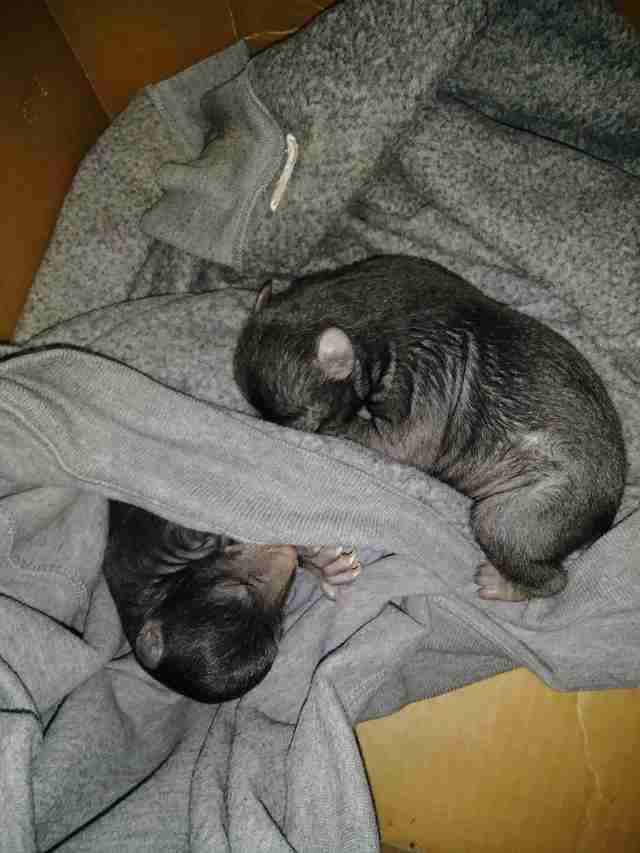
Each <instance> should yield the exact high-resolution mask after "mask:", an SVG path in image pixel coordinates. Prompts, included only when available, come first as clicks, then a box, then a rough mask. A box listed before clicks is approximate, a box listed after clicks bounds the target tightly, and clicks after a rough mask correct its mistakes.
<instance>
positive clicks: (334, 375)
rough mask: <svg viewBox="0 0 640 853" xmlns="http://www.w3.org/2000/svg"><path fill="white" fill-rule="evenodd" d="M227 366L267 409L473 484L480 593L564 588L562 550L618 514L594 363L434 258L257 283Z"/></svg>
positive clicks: (610, 422)
mask: <svg viewBox="0 0 640 853" xmlns="http://www.w3.org/2000/svg"><path fill="white" fill-rule="evenodd" d="M234 366H235V376H236V380H237V382H238V384H239V386H240V388H241V390H242V392H243V394H244V395H245V397H246V398H247V400H248V401H249V403H251V405H252V406H254V407H255V408H256V409H257V410H258V411H259V412H260V413H261V414H262V415H263V416H264V417H266V418H267V419H269V420H272V421H274V422H276V423H278V424H281V425H284V426H289V427H294V428H298V429H303V430H308V431H311V432H319V433H324V434H327V435H334V436H342V437H344V438H348V439H351V440H352V441H355V442H358V443H359V444H362V445H364V446H366V447H369V448H373V449H375V450H378V451H381V452H382V453H385V454H387V455H388V456H390V457H392V458H393V459H395V460H398V461H401V462H405V463H408V464H410V465H415V466H417V467H418V468H420V469H422V470H423V471H425V472H428V473H429V474H431V475H433V476H434V477H437V478H438V479H440V480H442V481H443V482H445V483H448V484H450V485H451V486H453V487H454V488H455V489H458V490H459V491H461V492H462V493H464V494H465V495H468V496H469V497H470V498H471V499H472V501H473V504H472V508H471V525H472V528H473V531H474V534H475V537H476V539H477V541H478V543H479V545H480V546H481V548H482V549H483V551H484V553H485V554H486V557H487V561H488V562H486V563H483V564H482V565H481V566H480V567H479V569H478V573H477V575H476V580H477V582H478V584H479V587H480V590H479V594H480V596H481V597H482V598H486V599H502V600H506V601H520V600H523V599H526V598H531V597H536V596H550V595H554V594H555V593H558V592H559V591H561V590H562V589H564V587H565V585H566V583H567V576H566V572H565V570H564V569H563V567H562V561H563V559H564V558H565V557H566V556H567V555H568V554H569V553H571V552H572V551H574V550H575V549H577V548H579V547H580V546H584V545H586V544H588V543H589V542H591V541H592V540H594V539H595V538H597V537H598V536H599V535H601V534H602V533H604V532H605V531H606V530H607V529H608V528H609V527H610V525H611V524H612V522H613V519H614V516H615V513H616V510H617V508H618V506H619V503H620V499H621V496H622V490H623V486H624V479H625V468H626V465H625V452H624V443H623V438H622V429H621V425H620V421H619V418H618V416H617V413H616V411H615V409H614V407H613V404H612V402H611V400H610V398H609V396H608V394H607V392H606V390H605V388H604V385H603V384H602V382H601V380H600V379H599V377H598V376H597V375H596V373H595V372H594V371H593V369H592V368H591V367H590V365H589V363H588V362H587V361H586V359H585V358H584V357H583V356H582V355H580V353H578V352H577V350H576V349H575V348H574V347H573V346H572V345H571V344H570V343H569V342H568V341H566V340H565V339H564V338H562V337H561V336H560V335H558V334H557V333H556V332H554V331H553V330H552V329H550V328H548V327H547V326H545V325H543V324H542V323H540V322H539V321H537V320H535V319H533V318H531V317H528V316H526V315H524V314H521V313H520V312H518V311H515V310H514V309H512V308H510V307H508V306H507V305H504V304H502V303H500V302H497V301H495V300H493V299H490V298H489V297H487V296H485V295H483V294H482V293H481V292H480V291H479V290H477V289H476V288H475V287H473V286H472V285H471V284H469V283H468V282H466V281H464V280H463V279H461V278H460V277H458V276H457V275H454V274H453V273H451V272H449V271H447V270H446V269H444V268H443V267H441V266H439V265H438V264H435V263H432V262H430V261H427V260H422V259H419V258H412V257H405V256H400V255H391V256H381V257H376V258H370V259H369V260H366V261H364V262H360V263H356V264H353V265H352V266H349V267H346V268H342V269H340V270H336V271H334V272H329V273H319V274H313V275H310V276H306V277H303V278H300V279H298V280H296V281H294V282H293V284H292V285H291V286H290V287H289V288H288V289H287V290H286V291H284V292H283V293H280V294H278V295H276V296H272V294H271V288H270V286H269V285H266V286H265V287H264V288H263V289H262V291H261V292H260V295H259V296H258V299H257V302H256V308H255V310H254V312H253V314H252V315H251V317H250V318H249V319H248V321H247V322H246V324H245V326H244V328H243V330H242V332H241V334H240V337H239V340H238V345H237V349H236V352H235V364H234Z"/></svg>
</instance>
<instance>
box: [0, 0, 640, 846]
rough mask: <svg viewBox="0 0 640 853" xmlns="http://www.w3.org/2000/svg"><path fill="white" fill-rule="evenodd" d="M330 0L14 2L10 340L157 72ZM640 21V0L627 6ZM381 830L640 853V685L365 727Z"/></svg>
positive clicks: (472, 702) (290, 27) (477, 698)
mask: <svg viewBox="0 0 640 853" xmlns="http://www.w3.org/2000/svg"><path fill="white" fill-rule="evenodd" d="M329 2H330V0H321V2H318V0H270V2H267V0H262V2H259V0H253V2H252V0H209V2H205V0H163V2H162V3H157V2H154V0H137V2H136V3H135V4H132V3H130V2H128V0H111V2H109V3H102V2H99V0H84V1H83V2H81V0H49V2H48V3H45V2H44V0H23V2H15V0H5V2H4V3H3V4H2V9H1V10H0V44H1V45H2V64H3V73H2V75H1V78H0V79H1V82H0V120H1V122H2V124H1V126H2V133H1V134H0V155H1V157H2V163H3V169H2V179H1V185H2V215H1V216H0V249H1V251H2V261H3V262H2V265H1V267H0V339H5V340H6V339H9V338H10V336H11V332H12V330H13V328H14V325H15V322H16V320H17V317H18V316H19V313H20V310H21V307H22V305H23V302H24V299H25V296H26V292H27V290H28V288H29V285H30V282H31V279H32V276H33V274H34V272H35V270H36V269H37V266H38V263H39V260H40V257H41V256H42V252H43V250H44V247H45V246H46V242H47V239H48V237H49V234H50V233H51V229H52V227H53V224H54V222H55V217H56V215H57V211H58V209H59V207H60V204H61V202H62V199H63V198H64V194H65V192H66V190H67V188H68V186H69V183H70V181H71V178H72V176H73V173H74V171H75V167H76V165H77V163H78V161H79V160H80V159H81V157H82V156H83V155H84V154H85V152H86V151H87V150H88V148H89V147H90V146H91V144H92V143H93V142H94V141H95V139H96V138H97V136H98V135H99V133H100V132H101V131H102V130H103V129H104V128H105V127H106V126H107V125H108V123H109V121H110V120H111V118H113V116H114V115H116V114H117V113H118V112H119V111H120V110H121V109H123V108H124V107H125V106H126V104H127V103H128V101H129V99H130V97H131V96H132V94H133V93H134V92H135V91H136V90H137V89H139V88H140V87H141V86H143V85H145V84H146V83H148V82H151V81H156V80H159V79H162V78H163V77H167V76H169V75H171V74H173V73H175V72H176V71H178V70H180V69H182V68H185V67H187V66H189V65H191V64H192V63H194V62H197V61H198V60H200V59H203V58H204V57H205V56H207V55H209V54H210V53H213V52H215V51H217V50H220V49H222V48H223V47H225V46H226V45H227V44H229V43H230V42H232V41H234V40H235V39H237V38H238V37H245V38H248V39H249V41H250V43H251V44H253V45H255V46H264V45H266V44H268V43H270V42H271V41H273V40H275V39H278V38H282V37H284V36H286V35H287V34H288V33H290V32H292V31H294V30H295V29H296V28H297V27H299V26H301V25H302V24H303V23H304V22H305V21H306V20H307V19H308V18H309V17H311V16H312V15H314V14H316V13H317V12H318V11H319V10H320V8H321V5H328V4H329ZM618 6H619V8H620V10H621V11H622V12H624V13H625V14H628V15H629V16H630V17H631V18H633V19H635V20H638V21H640V0H626V2H620V3H618ZM358 736H359V740H360V743H361V746H362V750H363V754H364V758H365V763H366V766H367V770H368V773H369V777H370V781H371V785H372V789H373V793H374V798H375V801H376V806H377V810H378V815H379V821H380V828H381V832H382V835H383V838H384V839H385V840H386V841H388V842H390V843H393V844H396V845H397V846H398V847H401V848H403V849H411V850H414V851H419V850H428V851H429V853H467V851H469V853H514V851H518V853H530V851H531V853H533V851H549V852H550V851H553V853H600V851H602V853H640V808H638V805H639V800H638V791H639V790H640V691H608V692H603V693H598V692H594V693H573V694H558V693H554V692H552V691H550V690H549V689H548V688H546V687H545V686H544V685H543V684H541V683H540V682H539V681H538V680H537V679H536V678H534V677H533V676H532V675H530V674H529V673H527V672H525V671H523V670H520V671H517V672H514V673H510V674H507V675H503V676H499V677H497V678H494V679H491V680H490V681H487V682H484V683H481V684H476V685H473V686H471V687H468V688H465V689H464V690H460V691H456V692H455V693H452V694H450V695H448V696H443V697H440V698H438V699H435V700H430V701H428V702H419V703H416V704H415V705H412V706H409V707H407V708H405V709H404V710H403V711H401V712H399V713H398V714H395V715H393V716H391V717H388V718H386V719H384V720H377V721H374V722H370V723H366V724H364V725H361V726H360V727H359V729H358Z"/></svg>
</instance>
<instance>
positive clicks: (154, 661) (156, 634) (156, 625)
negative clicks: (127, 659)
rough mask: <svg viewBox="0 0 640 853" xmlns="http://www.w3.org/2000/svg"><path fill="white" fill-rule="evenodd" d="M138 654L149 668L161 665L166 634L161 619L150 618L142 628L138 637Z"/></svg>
mask: <svg viewBox="0 0 640 853" xmlns="http://www.w3.org/2000/svg"><path fill="white" fill-rule="evenodd" d="M136 655H137V657H138V660H139V661H140V663H142V665H143V666H144V667H146V668H147V669H157V668H158V666H159V665H160V661H161V660H162V656H163V655H164V636H163V634H162V622H161V621H160V620H159V619H149V620H148V621H147V622H145V623H144V625H143V626H142V628H140V633H139V634H138V636H137V637H136Z"/></svg>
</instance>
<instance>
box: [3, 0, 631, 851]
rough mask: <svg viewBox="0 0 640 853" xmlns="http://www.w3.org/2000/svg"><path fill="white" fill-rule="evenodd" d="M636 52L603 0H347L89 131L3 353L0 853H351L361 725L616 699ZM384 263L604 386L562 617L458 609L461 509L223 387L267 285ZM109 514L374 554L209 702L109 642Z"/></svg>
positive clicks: (305, 585) (464, 572)
mask: <svg viewBox="0 0 640 853" xmlns="http://www.w3.org/2000/svg"><path fill="white" fill-rule="evenodd" d="M638 47H639V45H638V41H637V40H636V39H635V37H634V36H633V34H631V33H630V32H628V31H626V30H625V29H624V26H623V24H622V23H621V22H620V21H619V20H617V19H616V18H615V17H614V16H613V15H612V14H610V13H609V12H608V10H607V8H606V7H605V6H604V5H603V4H602V3H598V2H589V3H577V2H576V3H575V4H574V3H572V2H570V1H569V2H566V0H563V2H553V0H521V2H513V0H510V2H508V3H507V2H504V3H500V2H489V0H487V2H484V1H483V2H480V0H463V2H459V3H455V4H452V3H449V2H447V0H433V2H428V3H427V2H416V0H357V2H356V0H347V2H343V3H342V4H339V5H338V6H336V7H335V8H334V9H332V10H330V11H328V12H326V13H324V14H322V15H321V16H319V17H318V18H317V19H316V20H315V21H314V22H313V23H312V24H311V25H310V26H308V27H307V28H306V29H304V30H303V31H302V32H300V33H298V34H296V35H294V36H293V37H292V38H290V39H289V40H287V41H286V42H283V43H281V44H279V45H277V46H274V47H272V48H270V49H268V50H266V51H264V52H263V53H261V54H259V55H257V56H255V57H254V58H253V59H250V58H249V56H248V53H247V51H246V48H245V46H244V45H243V44H237V45H234V46H233V47H231V48H229V49H228V50H226V51H224V52H223V53H221V54H218V55H216V56H213V57H211V58H210V59H209V60H207V61H205V62H203V63H201V64H199V65H197V66H195V67H193V68H191V69H188V70H187V71H185V72H184V73H182V74H180V75H178V76H177V77H175V78H173V79H171V80H168V81H165V82H163V83H160V84H159V85H156V86H152V87H150V88H148V89H147V90H145V91H144V92H143V93H141V94H140V95H139V96H138V97H137V98H136V99H135V100H134V101H133V103H132V104H131V106H130V107H129V108H128V109H127V110H126V111H125V112H124V113H123V114H122V115H121V116H120V117H119V118H117V119H116V121H115V122H114V123H113V125H112V127H111V128H110V129H109V130H108V131H107V132H106V133H105V134H104V135H103V137H102V138H101V139H100V140H99V141H98V143H97V144H96V146H95V147H94V149H93V150H92V151H91V153H90V154H89V155H88V156H87V158H86V159H85V161H84V162H83V163H82V165H81V167H80V169H79V171H78V174H77V176H76V179H75V181H74V184H73V187H72V189H71V191H70V193H69V195H68V198H67V200H66V203H65V205H64V208H63V211H62V213H61V216H60V219H59V222H58V225H57V228H56V231H55V234H54V236H53V239H52V241H51V244H50V246H49V249H48V251H47V254H46V257H45V259H44V262H43V264H42V266H41V269H40V271H39V273H38V275H37V277H36V280H35V282H34V285H33V289H32V292H31V295H30V298H29V301H28V303H27V306H26V308H25V311H24V314H23V316H22V318H21V321H20V325H19V328H18V331H17V334H16V339H15V342H14V345H8V346H6V347H4V348H3V349H2V352H3V353H4V354H5V356H6V358H5V359H4V360H3V361H1V362H0V409H1V412H2V416H1V418H0V443H1V447H2V454H1V459H2V465H1V468H0V497H1V500H0V551H1V559H0V742H1V743H2V744H3V749H2V750H0V788H1V790H2V796H1V797H0V826H2V832H0V851H6V853H26V851H33V850H36V849H38V850H51V849H55V850H61V851H65V853H71V851H87V850H92V851H94V853H103V852H104V853H106V851H115V850H118V851H121V850H127V851H143V850H153V851H154V853H162V851H167V853H169V851H171V853H176V851H214V850H215V851H219V850H220V851H222V850H229V851H255V850H265V851H292V850H294V851H323V852H324V853H326V851H374V850H376V849H377V848H378V843H379V842H378V835H377V829H376V822H375V816H374V811H373V806H372V802H371V797H370V794H369V790H368V787H367V783H366V778H365V774H364V771H363V768H362V763H361V759H360V756H359V753H358V749H357V744H356V741H355V737H354V734H353V726H354V724H355V723H356V722H357V721H359V720H363V719H367V718H372V717H375V716H378V715H382V714H386V713H389V712H391V711H393V710H394V709H397V708H399V707H401V706H402V705H403V704H405V703H407V702H410V701H413V700H415V699H418V698H421V697H428V696H434V695H436V694H439V693H442V692H444V691H447V690H451V689H453V688H456V687H460V686H462V685H464V684H467V683H469V682H472V681H474V680H478V679H481V678H486V677H488V676H491V675H493V674H495V673H498V672H502V671H505V670H508V669H510V668H513V667H516V666H526V667H528V668H529V669H530V670H531V671H533V672H534V673H536V674H537V675H539V676H540V677H541V678H542V679H543V680H544V681H545V682H546V683H547V684H549V685H550V686H552V687H554V688H557V689H560V690H574V689H582V688H584V689H588V688H608V687H611V688H614V687H622V686H626V687H628V686H636V685H638V684H640V654H639V647H640V572H639V571H638V568H639V567H638V562H639V559H640V558H639V556H638V555H639V554H640V511H638V506H639V505H640V446H639V442H640V401H639V396H638V389H639V386H640V367H639V365H640V357H639V356H640V334H639V330H640V317H639V284H638V282H639V275H638V272H639V265H640V264H639V249H638V246H639V238H638V224H637V223H638V211H639V207H640V50H638ZM389 251H393V252H400V251H402V252H407V253H411V254H416V255H422V256H425V257H429V258H432V259H434V260H436V261H439V262H440V263H443V264H444V265H446V266H448V267H450V268H451V269H453V270H454V271H456V272H458V273H460V274H462V275H464V276H465V277H467V278H468V279H470V280H471V281H473V282H474V283H475V284H476V285H477V286H479V287H480V288H481V289H483V290H484V291H486V292H487V293H489V294H490V295H492V296H494V297H497V298H499V299H503V300H504V301H507V302H509V303H510V304H512V305H514V306H517V307H518V308H520V309H521V310H523V311H526V312H529V313H531V314H533V315H535V316H536V317H539V318H540V319H542V320H544V321H546V322H548V323H549V324H551V325H552V326H553V327H554V328H556V329H557V330H558V331H560V332H561V333H562V334H564V335H566V336H567V337H568V338H569V339H570V340H572V341H573V343H574V344H575V345H576V346H577V347H578V348H579V349H580V350H582V351H583V352H584V353H585V354H586V356H587V357H588V358H589V359H590V360H591V361H592V363H593V364H594V366H595V367H596V369H597V370H598V371H599V372H600V374H601V375H602V376H603V378H604V380H605V382H606V383H607V386H608V388H609V391H610V393H611V395H612V397H613V399H614V401H615V403H616V406H617V407H618V409H619V411H620V414H621V417H622V420H623V423H624V428H625V435H626V440H627V447H628V453H629V462H630V466H629V479H628V484H627V489H626V493H625V498H624V503H623V507H622V509H621V512H620V518H619V523H618V524H617V525H616V526H615V527H614V529H612V530H611V532H610V533H608V534H607V535H606V536H604V537H602V538H601V539H600V540H599V541H598V542H596V543H595V544H594V545H593V546H592V547H591V548H590V549H588V550H587V551H585V552H584V553H583V554H581V555H576V556H575V558H574V559H573V560H572V565H571V568H570V582H569V585H568V587H567V589H566V591H565V592H563V593H562V594H561V595H559V596H557V597H556V598H553V599H551V600H544V601H532V602H530V603H527V604H506V603H491V602H482V601H480V600H479V599H478V598H477V596H476V592H475V585H474V583H473V573H474V570H475V567H476V564H477V563H478V561H479V560H480V556H481V555H480V552H479V551H478V548H477V546H476V545H475V544H474V542H473V540H472V538H471V536H470V533H469V529H468V525H467V517H466V516H467V509H468V505H467V501H466V499H465V498H463V497H461V496H460V495H458V494H456V493H455V492H453V491H451V490H450V489H449V488H447V487H446V486H444V485H442V484H440V483H438V482H436V481H434V480H432V479H430V478H428V477H425V476H424V475H422V474H420V473H419V472H417V471H416V470H413V469H410V468H406V467H403V466H400V465H397V464H394V463H391V462H389V461H386V460H384V459H382V458H381V457H379V456H377V455H376V454H374V453H371V452H367V451H365V450H363V449H360V448H357V447H355V446H352V445H350V444H349V443H347V442H342V441H339V440H335V439H328V438H322V437H317V436H311V435H304V434H301V433H296V432H293V431H290V430H286V429H281V428H278V427H275V426H272V425H270V424H267V423H265V422H263V421H261V420H259V419H257V418H256V417H255V416H254V415H253V413H252V412H250V411H249V410H248V408H247V406H246V404H245V403H244V401H243V400H242V398H241V396H240V395H239V393H238V391H237V389H236V388H235V386H234V384H233V379H232V375H231V355H232V352H233V346H234V341H235V338H236V335H237V332H238V329H239V327H240V324H241V323H242V320H243V319H244V317H245V316H246V313H247V311H248V310H249V308H250V306H251V304H252V302H253V298H254V293H255V288H256V286H257V285H258V284H259V283H260V282H261V281H263V280H264V279H265V278H267V277H272V278H275V279H276V280H277V281H280V282H283V281H285V280H286V278H287V276H289V275H291V274H294V273H296V274H297V273H300V272H305V271H310V270H316V269H322V268H332V267H335V266H338V265H340V264H342V263H345V262H347V261H352V260H356V259H358V258H361V257H364V256H367V255H372V254H376V253H380V252H389ZM108 497H118V498H120V499H124V500H127V501H130V502H132V503H136V504H139V505H140V506H143V507H146V508H148V509H150V510H153V511H155V512H158V513H160V514H163V515H165V516H167V517H168V518H171V519H173V520H175V521H179V522H182V523H184V524H188V525H190V526H192V527H196V528H201V529H213V530H220V531H225V532H227V533H228V534H230V535H232V536H233V537H235V538H238V539H245V540H250V541H263V542H268V541H271V542H294V543H300V544H302V543H315V542H325V543H344V544H353V545H356V546H358V547H360V548H362V549H364V550H363V553H364V554H366V555H369V557H370V558H371V560H372V562H370V564H369V565H368V566H367V567H366V569H365V571H364V573H363V575H362V576H361V577H360V578H359V579H358V581H357V582H356V583H355V584H353V585H352V586H351V587H350V588H348V589H345V590H343V591H342V592H341V595H340V596H339V598H338V601H337V602H335V603H334V602H331V601H329V600H327V599H324V598H322V596H321V595H320V594H319V591H318V589H317V587H316V586H315V585H314V582H313V581H311V580H310V579H309V578H306V577H300V578H298V579H297V581H296V584H295V585H294V588H293V590H292V593H291V597H290V599H289V602H288V612H287V621H286V625H287V631H286V634H285V637H284V640H283V643H282V647H281V651H280V654H279V656H278V659H277V661H276V664H275V665H274V667H273V670H272V671H271V672H270V674H269V675H268V677H267V678H266V679H265V681H264V682H262V683H261V684H260V685H259V686H258V687H257V688H255V689H254V690H253V691H251V692H250V693H249V694H247V695H246V696H245V697H243V698H242V699H241V700H238V701H234V702H229V703H225V704H223V705H220V706H205V705H199V704H197V703H195V702H191V701H189V700H187V699H184V698H181V697H179V696H176V695H174V694H172V693H171V692H170V691H168V690H165V689H164V688H162V687H161V686H159V685H158V684H156V683H155V682H153V681H152V680H151V679H150V678H148V677H147V676H146V675H145V673H144V672H142V671H141V669H140V668H139V667H138V666H137V665H136V663H135V662H134V660H133V659H132V656H131V654H130V653H129V649H128V647H127V645H126V643H125V641H124V639H123V636H122V634H121V630H120V627H119V623H118V618H117V615H116V611H115V607H114V604H113V602H112V600H111V598H110V596H109V593H108V591H107V588H106V585H105V583H104V581H103V579H102V577H101V573H100V565H101V559H102V552H103V548H104V542H105V535H106V499H107V498H108ZM381 555H385V556H382V557H381ZM376 557H377V559H374V558H376Z"/></svg>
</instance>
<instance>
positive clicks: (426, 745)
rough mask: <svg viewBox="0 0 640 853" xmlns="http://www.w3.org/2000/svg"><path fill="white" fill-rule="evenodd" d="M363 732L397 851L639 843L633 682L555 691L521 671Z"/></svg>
mask: <svg viewBox="0 0 640 853" xmlns="http://www.w3.org/2000/svg"><path fill="white" fill-rule="evenodd" d="M358 738H359V741H360V744H361V747H362V750H363V754H364V757H365V762H366V766H367V770H368V773H369V779H370V782H371V786H372V789H373V793H374V799H375V802H376V807H377V810H378V818H379V822H380V829H381V832H382V835H383V837H384V838H385V840H387V841H389V842H390V843H393V844H395V845H397V846H398V847H400V848H402V849H412V850H418V849H425V850H428V851H429V853H466V851H470V853H514V851H518V853H540V851H545V853H546V851H549V853H551V851H554V853H638V851H640V810H639V809H638V807H637V800H638V793H637V792H638V789H639V787H640V767H639V762H638V758H639V756H640V691H638V690H620V691H603V692H593V693H587V692H582V693H566V694H561V693H555V692H553V691H551V690H549V689H548V688H547V687H545V685H544V684H542V683H541V682H540V681H539V680H538V679H537V678H535V677H534V676H533V675H531V674H530V673H529V672H527V671H525V670H518V671H516V672H513V673H508V674H505V675H501V676H498V677H496V678H493V679H491V680H489V681H486V682H483V683H480V684H475V685H471V686H470V687H467V688H465V689H464V690H459V691H456V692H454V693H451V694H449V695H446V696H441V697H438V698H436V699H432V700H429V701H425V702H418V703H416V704H414V705H411V706H408V707H407V708H404V709H403V710H402V711H400V712H398V713H397V714H394V715H392V716H390V717H387V718H385V719H382V720H376V721H372V722H369V723H364V724H362V725H360V726H359V727H358ZM411 845H413V846H411Z"/></svg>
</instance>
